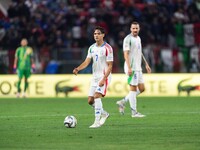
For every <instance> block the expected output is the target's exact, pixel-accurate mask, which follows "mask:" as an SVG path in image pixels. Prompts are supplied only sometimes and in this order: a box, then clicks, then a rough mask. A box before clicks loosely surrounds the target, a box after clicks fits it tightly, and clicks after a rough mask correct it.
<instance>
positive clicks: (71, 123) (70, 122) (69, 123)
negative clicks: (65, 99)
mask: <svg viewBox="0 0 200 150" xmlns="http://www.w3.org/2000/svg"><path fill="white" fill-rule="evenodd" d="M76 125H77V119H76V118H75V117H74V116H67V117H65V119H64V126H65V127H67V128H75V127H76Z"/></svg>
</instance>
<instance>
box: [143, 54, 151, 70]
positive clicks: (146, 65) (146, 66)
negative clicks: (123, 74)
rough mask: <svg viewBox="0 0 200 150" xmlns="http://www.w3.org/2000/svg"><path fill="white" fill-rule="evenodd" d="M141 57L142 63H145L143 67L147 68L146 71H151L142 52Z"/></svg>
mask: <svg viewBox="0 0 200 150" xmlns="http://www.w3.org/2000/svg"><path fill="white" fill-rule="evenodd" d="M142 59H143V61H144V63H145V68H146V70H147V73H151V67H150V66H149V64H148V62H147V61H146V59H145V57H144V55H143V54H142Z"/></svg>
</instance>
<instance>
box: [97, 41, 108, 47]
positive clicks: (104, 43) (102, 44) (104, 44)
mask: <svg viewBox="0 0 200 150" xmlns="http://www.w3.org/2000/svg"><path fill="white" fill-rule="evenodd" d="M104 45H106V42H104V43H103V44H102V45H101V46H100V47H103V46H104ZM96 47H98V46H97V44H96Z"/></svg>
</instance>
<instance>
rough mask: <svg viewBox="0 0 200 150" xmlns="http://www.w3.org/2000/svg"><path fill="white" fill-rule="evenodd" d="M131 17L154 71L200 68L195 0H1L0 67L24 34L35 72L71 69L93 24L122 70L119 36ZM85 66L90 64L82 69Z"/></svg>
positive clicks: (8, 67) (199, 1)
mask: <svg viewBox="0 0 200 150" xmlns="http://www.w3.org/2000/svg"><path fill="white" fill-rule="evenodd" d="M133 20H135V21H138V22H139V23H140V24H141V32H140V36H141V38H142V41H143V43H142V44H143V52H144V55H145V57H146V58H147V60H148V62H149V63H150V65H151V67H152V71H153V72H155V73H162V72H167V73H170V72H200V0H1V1H0V57H1V58H2V57H3V58H4V59H1V61H0V65H1V67H0V70H1V71H0V73H5V74H6V73H12V66H13V59H14V57H13V55H14V52H15V49H16V47H18V43H20V42H19V41H20V39H22V38H23V37H25V38H27V39H28V41H29V44H30V45H31V46H32V47H33V49H34V51H35V60H36V67H37V73H48V74H49V73H52V74H54V73H72V70H73V68H74V67H76V66H77V65H78V64H79V63H80V62H82V61H83V60H82V59H84V58H85V55H86V54H87V48H88V45H91V43H93V42H94V41H93V39H92V38H91V37H92V36H91V35H92V34H93V28H94V27H95V26H96V25H100V26H103V27H104V28H105V29H106V32H107V33H108V34H107V35H106V40H107V41H108V42H109V43H110V44H111V45H112V47H113V48H114V57H115V63H114V68H113V72H115V73H121V72H123V63H124V60H123V59H124V58H123V51H122V43H123V41H122V39H123V38H124V36H125V35H126V34H128V33H129V32H130V31H129V26H130V23H131V22H132V21H133ZM5 56H6V57H5ZM5 58H6V60H5ZM7 59H8V62H6V61H7ZM52 66H53V68H51V67H52ZM52 69H53V70H52ZM89 72H91V66H90V67H89V68H87V69H85V70H84V71H83V72H82V73H89Z"/></svg>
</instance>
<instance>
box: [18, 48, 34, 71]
mask: <svg viewBox="0 0 200 150" xmlns="http://www.w3.org/2000/svg"><path fill="white" fill-rule="evenodd" d="M15 57H16V58H17V59H18V61H17V69H20V70H24V69H31V59H32V57H33V50H32V48H31V47H29V46H21V47H18V48H17V50H16V53H15Z"/></svg>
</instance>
